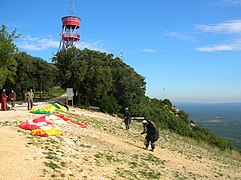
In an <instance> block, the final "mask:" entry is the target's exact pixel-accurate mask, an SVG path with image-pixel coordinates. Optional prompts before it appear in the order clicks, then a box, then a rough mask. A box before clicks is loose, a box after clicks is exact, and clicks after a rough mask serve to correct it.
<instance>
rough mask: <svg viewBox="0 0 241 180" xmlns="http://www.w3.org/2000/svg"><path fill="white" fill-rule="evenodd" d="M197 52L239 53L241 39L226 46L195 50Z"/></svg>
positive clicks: (205, 47) (219, 45)
mask: <svg viewBox="0 0 241 180" xmlns="http://www.w3.org/2000/svg"><path fill="white" fill-rule="evenodd" d="M196 50H198V51H203V52H213V51H240V50H241V39H237V40H236V41H233V42H231V43H228V44H216V45H209V46H204V47H199V48H196Z"/></svg>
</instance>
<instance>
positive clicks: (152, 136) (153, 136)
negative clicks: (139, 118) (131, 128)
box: [145, 132, 159, 150]
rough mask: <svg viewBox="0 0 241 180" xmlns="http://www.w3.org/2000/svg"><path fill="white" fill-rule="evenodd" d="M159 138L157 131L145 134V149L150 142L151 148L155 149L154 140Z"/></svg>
mask: <svg viewBox="0 0 241 180" xmlns="http://www.w3.org/2000/svg"><path fill="white" fill-rule="evenodd" d="M158 138H159V133H158V132H157V133H155V134H147V135H146V138H145V145H146V149H147V148H148V147H149V144H150V142H151V148H152V150H154V149H155V144H154V143H155V142H156V141H157V140H158Z"/></svg>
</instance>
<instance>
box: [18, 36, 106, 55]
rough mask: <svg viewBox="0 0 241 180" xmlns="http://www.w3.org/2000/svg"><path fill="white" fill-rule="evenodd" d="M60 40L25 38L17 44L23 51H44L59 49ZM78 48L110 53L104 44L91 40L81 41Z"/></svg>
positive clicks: (77, 45)
mask: <svg viewBox="0 0 241 180" xmlns="http://www.w3.org/2000/svg"><path fill="white" fill-rule="evenodd" d="M59 43H60V41H59V40H55V39H53V38H51V37H50V38H35V37H30V36H27V37H23V38H21V39H19V40H18V42H17V43H16V44H17V46H18V47H19V48H21V49H24V50H28V51H43V50H47V49H49V48H55V49H58V48H59ZM76 47H77V48H79V49H84V48H88V49H91V50H96V51H101V52H108V50H107V48H105V47H104V44H103V43H101V42H100V41H94V40H90V41H87V42H83V41H79V42H77V43H76Z"/></svg>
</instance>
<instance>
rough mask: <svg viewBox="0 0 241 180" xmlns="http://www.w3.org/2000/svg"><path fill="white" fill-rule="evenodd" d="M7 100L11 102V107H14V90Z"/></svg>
mask: <svg viewBox="0 0 241 180" xmlns="http://www.w3.org/2000/svg"><path fill="white" fill-rule="evenodd" d="M9 98H10V100H11V103H12V107H14V106H15V101H16V93H15V92H14V90H12V91H11V93H10V95H9Z"/></svg>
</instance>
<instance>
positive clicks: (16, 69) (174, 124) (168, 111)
mask: <svg viewBox="0 0 241 180" xmlns="http://www.w3.org/2000/svg"><path fill="white" fill-rule="evenodd" d="M19 36H20V35H19V34H17V32H16V30H14V31H13V32H11V33H8V32H7V27H6V26H5V25H2V27H1V30H0V89H2V88H5V89H6V90H7V91H10V90H11V89H14V90H15V92H16V93H17V95H18V96H19V97H23V95H24V93H25V92H26V91H27V89H29V88H32V89H33V90H34V91H41V92H48V91H49V90H50V89H51V88H52V87H56V86H60V87H61V88H63V89H66V88H69V87H72V88H73V89H74V104H75V106H81V107H86V108H88V107H89V106H98V107H99V108H100V110H101V111H103V112H106V113H109V114H117V115H121V114H122V113H123V111H124V108H125V107H128V108H129V109H130V111H131V113H132V115H133V116H143V117H146V118H148V119H150V120H152V121H154V122H155V123H156V124H157V125H158V127H159V128H160V129H167V130H170V131H172V132H174V133H177V134H179V135H181V136H185V137H191V138H194V139H195V140H197V141H204V142H206V143H208V144H210V145H213V146H215V147H218V148H220V149H221V150H225V149H230V150H232V149H234V147H233V145H232V144H231V143H230V142H228V141H226V140H224V139H223V138H220V137H216V136H214V135H213V134H212V133H210V132H209V131H208V130H207V129H204V128H202V127H199V126H197V125H196V124H195V123H194V122H192V121H191V120H190V119H189V115H188V114H187V113H186V112H184V111H182V110H178V109H176V108H175V106H174V105H173V104H172V102H171V101H170V100H169V99H164V100H159V99H155V98H154V99H152V98H149V97H147V96H146V95H145V91H146V82H145V78H144V77H143V76H142V75H140V74H138V73H137V72H135V70H134V69H133V68H132V67H130V66H129V65H127V64H125V63H124V62H123V61H121V59H119V58H118V57H117V58H115V57H114V56H113V55H112V54H106V53H104V52H99V51H94V50H90V49H83V50H80V49H77V48H75V47H73V48H69V49H65V50H62V51H59V52H57V53H56V54H55V55H54V57H52V62H46V61H44V60H43V59H41V58H38V57H32V56H31V55H28V54H27V53H26V52H20V51H19V50H18V48H17V47H16V45H15V44H14V40H15V39H16V38H18V37H19Z"/></svg>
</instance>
